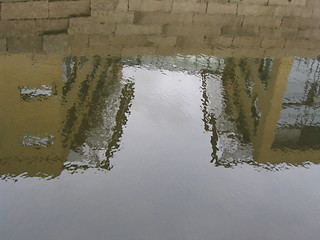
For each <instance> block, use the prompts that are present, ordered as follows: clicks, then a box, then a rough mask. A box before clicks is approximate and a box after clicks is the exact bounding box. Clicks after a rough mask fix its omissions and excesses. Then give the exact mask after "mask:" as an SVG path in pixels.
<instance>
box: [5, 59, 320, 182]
mask: <svg viewBox="0 0 320 240" xmlns="http://www.w3.org/2000/svg"><path fill="white" fill-rule="evenodd" d="M0 66H2V67H1V75H2V77H3V80H2V81H1V82H0V87H1V88H0V89H1V94H0V100H1V104H0V108H1V109H0V111H1V112H2V113H3V114H1V116H0V118H1V122H2V123H3V124H2V125H1V137H0V143H1V144H0V147H1V151H0V165H1V168H0V175H1V178H2V179H7V178H12V177H13V178H14V177H16V176H19V175H22V176H25V177H34V176H37V177H47V178H54V177H56V176H59V175H60V174H61V172H62V171H63V170H67V171H70V172H71V173H73V172H77V171H79V170H80V169H88V168H95V169H99V170H110V169H112V168H113V166H114V165H113V164H112V162H111V159H112V158H113V156H114V154H115V152H117V151H119V150H120V149H121V138H122V135H123V131H124V128H125V126H126V124H127V123H128V121H130V119H129V118H128V117H129V114H130V109H131V105H132V101H133V100H134V97H135V81H136V79H134V77H133V78H132V79H126V78H125V77H124V76H123V70H124V69H125V68H128V67H131V68H133V69H139V68H143V69H146V70H148V71H153V70H159V69H160V70H161V71H169V72H183V73H185V74H187V75H190V76H195V77H196V78H197V79H199V80H200V81H201V84H200V86H201V88H199V89H195V90H194V91H196V92H201V94H202V96H201V97H200V98H201V106H199V108H201V109H202V114H203V115H202V116H197V117H200V118H202V120H203V127H204V130H205V132H209V133H210V135H211V138H210V144H211V146H212V150H211V152H212V154H211V159H210V161H211V162H212V163H214V164H215V166H224V167H234V166H236V165H238V164H251V165H255V166H257V167H259V168H260V167H262V168H265V169H269V170H279V169H282V168H283V167H284V165H283V164H287V165H285V167H286V166H289V165H291V164H293V165H298V166H304V165H305V164H307V163H308V162H310V161H311V162H313V163H319V160H320V159H319V152H318V151H319V147H320V142H319V139H320V128H319V127H320V126H319V123H320V118H319V117H320V116H319V111H318V108H319V103H320V100H319V99H320V98H319V94H320V88H319V79H320V74H319V71H320V70H319V69H320V67H319V66H320V62H319V61H318V60H313V59H304V58H282V59H274V58H261V59H257V58H224V59H220V58H216V57H209V56H182V55H181V56H175V57H155V56H149V57H148V56H144V57H137V58H133V57H129V58H120V57H108V58H103V57H100V56H94V57H85V56H83V57H76V56H71V57H65V58H63V59H60V58H54V57H45V56H38V57H29V56H21V55H13V56H2V57H1V60H0ZM163 74H164V73H163ZM164 76H165V74H164ZM181 91H182V90H181ZM160 101H161V100H160ZM142 104H144V103H142ZM157 104H160V105H161V104H162V103H161V102H159V103H157ZM163 114H166V113H163ZM190 114H191V113H190ZM146 151H152V150H146ZM288 164H289V165H288Z"/></svg>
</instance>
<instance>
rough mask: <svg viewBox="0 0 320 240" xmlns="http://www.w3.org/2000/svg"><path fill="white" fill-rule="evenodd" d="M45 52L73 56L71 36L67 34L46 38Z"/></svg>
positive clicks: (44, 40) (44, 39) (44, 41)
mask: <svg viewBox="0 0 320 240" xmlns="http://www.w3.org/2000/svg"><path fill="white" fill-rule="evenodd" d="M43 51H44V52H45V53H47V54H63V55H69V54H71V47H70V44H69V36H68V35H66V34H58V35H48V36H44V37H43Z"/></svg>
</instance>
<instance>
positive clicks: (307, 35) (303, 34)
mask: <svg viewBox="0 0 320 240" xmlns="http://www.w3.org/2000/svg"><path fill="white" fill-rule="evenodd" d="M298 38H304V39H310V40H320V31H319V29H300V30H299V32H298Z"/></svg>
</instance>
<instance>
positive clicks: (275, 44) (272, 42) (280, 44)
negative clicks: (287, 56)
mask: <svg viewBox="0 0 320 240" xmlns="http://www.w3.org/2000/svg"><path fill="white" fill-rule="evenodd" d="M285 43H286V39H284V38H278V39H270V38H263V40H262V43H261V47H263V48H284V45H285Z"/></svg>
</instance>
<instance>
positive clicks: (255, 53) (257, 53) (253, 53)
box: [232, 47, 265, 58]
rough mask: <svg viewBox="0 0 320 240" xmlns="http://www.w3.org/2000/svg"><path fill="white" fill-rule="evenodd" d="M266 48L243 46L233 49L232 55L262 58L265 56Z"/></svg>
mask: <svg viewBox="0 0 320 240" xmlns="http://www.w3.org/2000/svg"><path fill="white" fill-rule="evenodd" d="M264 51H265V49H264V48H259V47H241V48H235V49H233V52H232V56H233V57H236V58H242V57H252V58H261V57H263V56H264Z"/></svg>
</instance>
